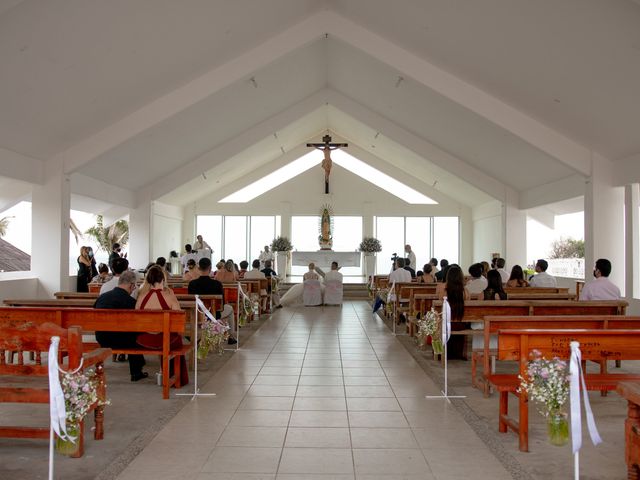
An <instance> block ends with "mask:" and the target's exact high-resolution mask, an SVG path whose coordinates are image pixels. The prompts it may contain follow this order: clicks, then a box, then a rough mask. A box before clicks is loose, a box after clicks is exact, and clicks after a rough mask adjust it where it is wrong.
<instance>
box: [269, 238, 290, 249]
mask: <svg viewBox="0 0 640 480" xmlns="http://www.w3.org/2000/svg"><path fill="white" fill-rule="evenodd" d="M291 250H293V245H292V244H291V241H290V240H289V239H288V238H287V237H276V238H274V239H273V241H272V242H271V251H272V252H290V251H291Z"/></svg>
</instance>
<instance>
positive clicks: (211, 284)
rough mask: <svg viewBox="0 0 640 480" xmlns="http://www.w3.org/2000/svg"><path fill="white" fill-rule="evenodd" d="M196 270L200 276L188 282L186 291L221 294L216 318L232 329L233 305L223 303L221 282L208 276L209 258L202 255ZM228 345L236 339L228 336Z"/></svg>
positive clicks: (199, 293)
mask: <svg viewBox="0 0 640 480" xmlns="http://www.w3.org/2000/svg"><path fill="white" fill-rule="evenodd" d="M198 272H199V273H200V276H199V277H198V278H196V279H195V280H191V281H190V282H189V287H188V290H187V291H188V292H189V293H190V294H192V295H222V305H223V307H222V310H221V311H220V310H219V311H217V312H216V318H218V319H220V320H221V321H223V322H224V323H226V324H227V325H229V326H230V327H231V330H233V329H234V325H233V307H232V306H231V305H227V304H225V303H224V287H223V285H222V283H221V282H219V281H218V280H215V279H213V278H211V277H210V274H211V260H209V259H208V258H207V257H203V258H201V259H200V261H199V262H198ZM228 343H229V345H234V344H236V343H238V341H237V340H236V339H235V338H233V337H231V336H230V337H229V340H228Z"/></svg>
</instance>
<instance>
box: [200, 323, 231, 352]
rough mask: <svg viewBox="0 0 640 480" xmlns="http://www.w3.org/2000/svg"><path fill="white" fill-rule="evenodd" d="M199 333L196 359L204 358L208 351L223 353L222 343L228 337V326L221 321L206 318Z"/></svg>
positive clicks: (223, 343)
mask: <svg viewBox="0 0 640 480" xmlns="http://www.w3.org/2000/svg"><path fill="white" fill-rule="evenodd" d="M200 335H201V336H200V343H199V345H198V359H200V360H204V359H205V358H207V355H209V352H213V353H217V354H218V355H222V354H223V353H224V345H225V343H226V342H227V340H228V339H229V327H228V326H227V325H225V324H223V323H222V322H217V321H216V322H212V321H211V320H206V321H205V322H204V323H203V325H202V332H201V334H200Z"/></svg>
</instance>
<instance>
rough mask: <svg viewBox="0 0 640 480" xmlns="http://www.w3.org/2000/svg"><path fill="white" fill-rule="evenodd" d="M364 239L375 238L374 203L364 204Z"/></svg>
mask: <svg viewBox="0 0 640 480" xmlns="http://www.w3.org/2000/svg"><path fill="white" fill-rule="evenodd" d="M362 237H363V238H364V237H373V203H372V202H362Z"/></svg>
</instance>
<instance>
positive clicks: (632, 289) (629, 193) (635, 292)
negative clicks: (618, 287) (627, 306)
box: [624, 183, 640, 298]
mask: <svg viewBox="0 0 640 480" xmlns="http://www.w3.org/2000/svg"><path fill="white" fill-rule="evenodd" d="M639 206H640V189H639V186H638V184H637V183H634V184H633V185H626V186H625V188H624V207H625V208H624V213H625V215H624V216H625V218H624V223H625V229H624V230H625V254H626V266H627V268H626V275H625V291H626V292H627V297H635V298H638V297H640V278H638V272H637V269H635V268H633V267H634V265H638V264H639V263H640V251H639V250H640V246H639V245H638V241H639V237H640V235H639V233H638V229H639V226H640V223H639V220H640V219H639V215H638V207H639Z"/></svg>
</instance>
